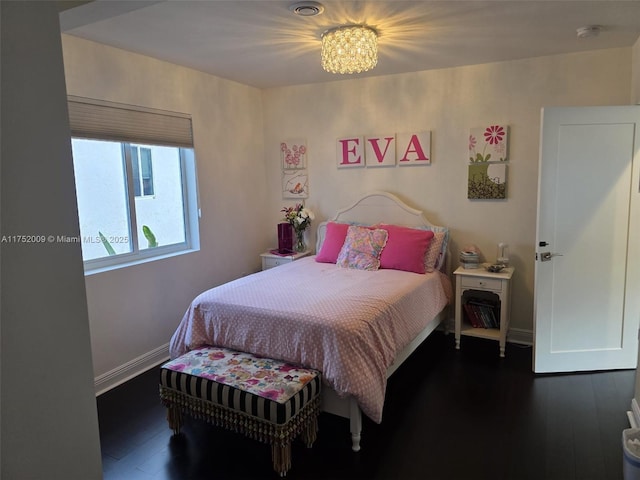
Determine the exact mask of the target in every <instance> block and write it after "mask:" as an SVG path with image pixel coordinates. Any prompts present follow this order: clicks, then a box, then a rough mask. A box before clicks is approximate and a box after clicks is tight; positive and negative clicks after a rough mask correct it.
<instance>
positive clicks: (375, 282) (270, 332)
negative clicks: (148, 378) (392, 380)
mask: <svg viewBox="0 0 640 480" xmlns="http://www.w3.org/2000/svg"><path fill="white" fill-rule="evenodd" d="M450 289H451V286H450V284H449V280H448V278H447V277H446V276H444V275H442V274H441V273H439V272H434V273H427V274H425V275H419V274H415V273H407V272H401V271H397V270H378V271H375V272H368V271H362V270H350V269H344V268H339V267H337V266H336V265H333V264H327V263H317V262H315V261H314V257H307V258H303V259H300V260H297V261H295V262H291V263H289V264H286V265H282V266H279V267H277V268H272V269H270V270H266V271H263V272H259V273H256V274H254V275H249V276H247V277H243V278H240V279H238V280H234V281H232V282H229V283H227V284H224V285H221V286H219V287H216V288H213V289H211V290H208V291H206V292H204V293H202V294H200V295H199V296H198V297H196V298H195V299H194V300H193V302H192V303H191V306H190V307H189V309H188V310H187V312H186V313H185V315H184V317H183V319H182V321H181V322H180V325H179V326H178V329H177V330H176V332H175V333H174V335H173V337H172V339H171V344H170V353H171V358H176V357H178V356H180V355H182V354H184V353H185V352H187V351H189V350H191V349H193V348H196V347H199V346H202V345H215V346H221V347H227V348H231V349H235V350H240V351H245V352H250V353H254V354H256V355H261V356H265V357H269V358H274V359H278V360H285V361H288V362H292V363H296V364H300V365H304V366H306V367H310V368H313V369H316V370H320V371H322V373H323V378H324V380H325V382H327V383H328V384H329V385H330V386H331V387H332V388H333V389H334V390H335V391H336V392H338V394H340V395H353V396H354V397H355V398H356V400H357V402H358V404H359V405H360V408H361V409H362V411H363V412H364V414H365V415H367V416H369V417H370V418H371V419H372V420H373V421H375V422H378V423H379V422H380V421H381V420H382V406H383V403H384V394H385V388H386V382H387V379H386V372H387V368H388V367H389V365H391V363H392V361H393V359H394V358H395V356H396V353H397V352H398V351H399V350H401V349H402V348H403V347H405V346H406V345H407V344H408V343H409V342H410V341H411V340H412V339H413V338H414V337H415V336H416V334H417V333H418V332H420V331H421V330H422V329H423V328H424V327H425V326H426V325H427V324H428V323H429V322H430V321H431V320H432V319H433V318H434V317H435V316H436V315H437V314H438V313H439V312H440V311H441V310H442V309H443V308H444V307H445V305H446V304H447V301H448V296H449V295H450Z"/></svg>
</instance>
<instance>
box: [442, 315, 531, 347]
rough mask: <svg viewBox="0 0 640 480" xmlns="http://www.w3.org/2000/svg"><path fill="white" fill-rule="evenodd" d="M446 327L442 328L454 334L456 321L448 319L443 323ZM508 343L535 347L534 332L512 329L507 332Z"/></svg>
mask: <svg viewBox="0 0 640 480" xmlns="http://www.w3.org/2000/svg"><path fill="white" fill-rule="evenodd" d="M443 324H444V327H440V328H441V329H442V328H444V330H445V331H446V332H447V333H451V334H453V332H454V331H455V321H454V319H453V318H448V319H447V320H445V321H444V322H443ZM507 342H508V343H519V344H522V345H533V331H532V330H525V329H523V328H510V329H509V332H507Z"/></svg>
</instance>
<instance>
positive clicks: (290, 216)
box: [280, 203, 315, 252]
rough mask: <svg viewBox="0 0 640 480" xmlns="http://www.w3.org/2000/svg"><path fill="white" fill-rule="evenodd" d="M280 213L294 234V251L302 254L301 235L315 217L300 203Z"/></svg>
mask: <svg viewBox="0 0 640 480" xmlns="http://www.w3.org/2000/svg"><path fill="white" fill-rule="evenodd" d="M280 211H281V212H283V213H284V220H285V221H286V222H287V223H289V225H291V226H292V227H293V231H294V232H295V233H296V250H297V251H298V252H303V251H304V250H305V244H304V237H303V234H304V231H305V230H306V229H307V227H308V226H309V225H311V221H312V220H314V219H315V215H314V214H313V212H312V211H311V210H309V209H308V208H306V207H305V206H304V205H303V204H301V203H298V204H296V205H295V206H294V207H285V208H283V209H282V210H280Z"/></svg>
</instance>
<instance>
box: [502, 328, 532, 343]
mask: <svg viewBox="0 0 640 480" xmlns="http://www.w3.org/2000/svg"><path fill="white" fill-rule="evenodd" d="M507 342H510V343H520V344H522V345H533V331H531V330H524V329H522V328H510V329H509V332H508V333H507Z"/></svg>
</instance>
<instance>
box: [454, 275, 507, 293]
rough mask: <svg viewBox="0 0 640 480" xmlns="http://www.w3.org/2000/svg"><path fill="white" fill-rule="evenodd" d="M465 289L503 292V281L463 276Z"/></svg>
mask: <svg viewBox="0 0 640 480" xmlns="http://www.w3.org/2000/svg"><path fill="white" fill-rule="evenodd" d="M460 280H461V282H462V283H461V285H462V287H463V288H479V289H489V290H501V289H502V280H499V279H496V278H483V277H470V276H463V277H462V278H461V279H460Z"/></svg>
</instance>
